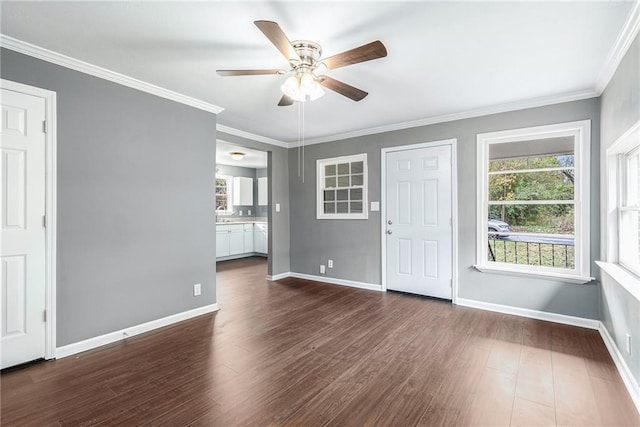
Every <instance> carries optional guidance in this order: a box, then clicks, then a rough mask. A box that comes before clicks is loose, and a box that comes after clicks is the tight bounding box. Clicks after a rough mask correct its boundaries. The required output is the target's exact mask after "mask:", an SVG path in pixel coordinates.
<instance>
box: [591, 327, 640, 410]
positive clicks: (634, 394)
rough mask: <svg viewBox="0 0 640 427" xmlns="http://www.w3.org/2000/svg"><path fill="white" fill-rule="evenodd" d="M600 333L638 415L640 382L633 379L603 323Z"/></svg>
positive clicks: (599, 329)
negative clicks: (639, 383)
mask: <svg viewBox="0 0 640 427" xmlns="http://www.w3.org/2000/svg"><path fill="white" fill-rule="evenodd" d="M598 331H600V336H602V341H604V344H605V345H606V346H607V350H609V354H610V355H611V358H612V359H613V362H614V363H615V364H616V368H618V372H619V373H620V376H621V377H622V381H623V382H624V385H625V386H626V387H627V391H628V392H629V394H630V395H631V400H633V403H634V404H635V405H636V409H637V410H638V413H640V385H638V382H637V381H636V379H635V378H634V377H633V374H632V373H631V369H630V368H629V365H627V362H625V360H624V357H622V354H621V353H620V350H619V349H618V346H617V345H616V343H615V341H614V340H613V338H611V335H609V331H608V330H607V328H606V327H605V326H604V324H603V323H602V322H600V327H599V328H598Z"/></svg>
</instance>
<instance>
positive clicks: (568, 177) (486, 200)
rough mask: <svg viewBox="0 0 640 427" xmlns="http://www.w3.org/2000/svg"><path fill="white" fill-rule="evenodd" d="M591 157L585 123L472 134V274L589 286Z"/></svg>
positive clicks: (588, 134) (588, 131)
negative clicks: (474, 242) (474, 268)
mask: <svg viewBox="0 0 640 427" xmlns="http://www.w3.org/2000/svg"><path fill="white" fill-rule="evenodd" d="M589 151H590V122H589V121H584V122H573V123H563V124H557V125H550V126H540V127H535V128H527V129H517V130H510V131H504V132H495V133H488V134H480V135H478V172H479V173H480V174H481V175H480V177H479V180H478V210H477V212H478V221H477V224H478V232H477V233H478V234H477V235H478V243H477V245H478V247H477V253H478V260H477V268H478V269H480V270H481V271H485V270H488V271H496V272H506V273H518V274H530V275H535V276H540V277H550V278H555V279H561V280H567V281H572V282H579V283H584V282H587V281H589V280H590V277H589V273H590V268H589V265H590V259H589V244H590V243H589ZM636 217H637V212H636ZM636 219H637V218H636Z"/></svg>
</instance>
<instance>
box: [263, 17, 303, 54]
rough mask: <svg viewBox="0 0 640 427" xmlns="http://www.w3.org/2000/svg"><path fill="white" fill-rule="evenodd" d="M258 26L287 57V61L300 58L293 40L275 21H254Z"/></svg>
mask: <svg viewBox="0 0 640 427" xmlns="http://www.w3.org/2000/svg"><path fill="white" fill-rule="evenodd" d="M253 23H254V24H256V27H258V29H259V30H260V31H262V32H263V33H264V35H265V36H267V38H268V39H269V40H270V41H271V43H273V45H274V46H275V47H276V48H277V49H278V50H279V51H280V52H281V53H282V54H283V55H284V57H285V58H287V61H290V60H292V59H296V60H298V61H299V60H300V57H299V56H298V54H297V53H296V51H295V49H293V46H291V42H290V41H289V39H288V38H287V36H286V35H285V33H284V31H282V28H280V26H279V25H278V24H277V23H275V22H273V21H254V22H253Z"/></svg>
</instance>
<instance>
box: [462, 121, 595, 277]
mask: <svg viewBox="0 0 640 427" xmlns="http://www.w3.org/2000/svg"><path fill="white" fill-rule="evenodd" d="M567 136H572V137H574V141H575V143H574V150H575V151H574V160H575V161H574V163H575V164H574V167H575V189H574V221H575V246H574V261H575V262H574V268H572V269H570V268H553V267H546V266H538V265H523V264H511V263H501V262H495V261H489V260H488V255H489V254H488V245H489V242H488V235H487V229H488V223H487V221H488V215H489V201H488V194H489V170H488V169H489V147H490V146H491V145H493V144H502V143H512V142H523V143H526V142H527V141H533V140H538V139H546V138H559V137H567ZM477 142H478V146H477V147H478V156H477V162H478V163H477V174H478V188H477V190H478V199H477V210H476V213H477V220H476V225H477V229H476V236H477V240H476V242H477V243H476V254H477V260H476V262H477V264H476V265H475V266H474V267H476V269H478V270H480V271H482V272H491V273H501V274H511V275H519V276H528V277H537V278H544V279H551V280H562V281H565V282H571V283H586V282H589V281H591V280H593V278H592V277H591V276H590V245H591V242H590V233H589V226H590V222H589V218H590V194H589V193H590V191H589V190H590V182H589V180H590V172H589V169H590V167H589V166H590V152H591V121H590V120H582V121H576V122H569V123H558V124H553V125H547V126H536V127H530V128H523V129H512V130H506V131H499V132H491V133H483V134H478V136H477Z"/></svg>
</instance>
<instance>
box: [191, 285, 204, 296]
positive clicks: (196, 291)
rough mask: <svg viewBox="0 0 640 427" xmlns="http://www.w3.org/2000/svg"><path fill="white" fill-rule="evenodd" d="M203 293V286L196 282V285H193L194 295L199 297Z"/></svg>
mask: <svg viewBox="0 0 640 427" xmlns="http://www.w3.org/2000/svg"><path fill="white" fill-rule="evenodd" d="M201 293H202V286H201V285H200V283H196V284H195V285H193V296H194V297H197V296H198V295H200V294H201Z"/></svg>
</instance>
